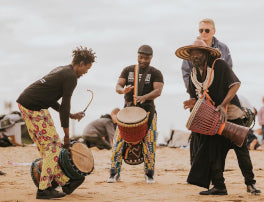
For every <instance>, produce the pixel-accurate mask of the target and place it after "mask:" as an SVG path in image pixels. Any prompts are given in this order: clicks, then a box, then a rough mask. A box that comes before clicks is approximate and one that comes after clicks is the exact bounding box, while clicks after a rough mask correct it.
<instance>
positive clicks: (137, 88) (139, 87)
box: [133, 65, 150, 106]
mask: <svg viewBox="0 0 264 202" xmlns="http://www.w3.org/2000/svg"><path fill="white" fill-rule="evenodd" d="M149 69H150V68H147V69H146V71H145V72H144V73H143V74H142V75H141V79H140V82H138V81H139V66H138V65H136V66H135V71H134V73H135V75H134V96H140V95H142V92H143V87H144V82H145V79H146V76H147V74H148V72H149ZM133 103H134V105H135V106H136V105H137V102H136V100H135V99H133Z"/></svg>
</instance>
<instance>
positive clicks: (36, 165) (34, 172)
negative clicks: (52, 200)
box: [30, 158, 59, 189]
mask: <svg viewBox="0 0 264 202" xmlns="http://www.w3.org/2000/svg"><path fill="white" fill-rule="evenodd" d="M41 171H42V158H38V159H35V160H34V161H33V162H32V164H31V167H30V173H31V178H32V181H33V182H34V184H35V185H36V187H37V188H38V187H39V181H40V175H41ZM51 185H52V188H54V189H55V188H56V187H58V186H59V185H58V183H57V182H56V181H52V182H51Z"/></svg>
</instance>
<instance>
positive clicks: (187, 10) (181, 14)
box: [0, 0, 264, 131]
mask: <svg viewBox="0 0 264 202" xmlns="http://www.w3.org/2000/svg"><path fill="white" fill-rule="evenodd" d="M263 10H264V1H262V0H251V1H248V0H221V1H219V0H97V1H89V0H45V1H38V0H23V1H21V0H1V1H0V26H1V29H0V30H1V31H0V32H1V35H0V36H1V37H0V44H1V45H0V54H1V60H0V68H1V75H0V85H1V86H0V93H1V97H0V104H1V103H4V101H11V102H12V103H13V104H14V105H13V106H14V109H17V107H16V106H15V100H16V98H17V97H18V95H19V94H20V93H21V92H22V90H23V89H24V88H25V87H27V86H28V85H29V84H31V83H32V82H34V81H35V80H37V79H39V78H40V77H42V76H43V75H45V74H46V73H47V72H49V71H50V70H51V69H53V68H55V67H56V66H59V65H65V64H69V63H70V62H71V51H72V50H73V49H74V48H75V47H76V46H79V45H83V46H87V47H88V48H93V49H94V51H95V52H96V53H97V54H96V55H97V62H96V63H95V64H94V65H93V67H92V69H91V70H90V72H89V73H88V74H87V75H85V76H84V77H83V78H81V79H80V80H79V83H78V86H77V88H76V91H75V93H74V96H73V106H72V109H73V110H75V111H78V110H79V109H80V108H83V107H82V106H84V105H85V103H87V101H86V100H87V99H88V100H89V96H88V95H87V93H86V91H85V89H87V88H89V89H92V90H94V91H95V99H94V101H93V104H92V105H91V108H90V109H89V110H90V111H89V110H87V112H89V113H90V115H88V116H87V117H86V120H85V121H83V122H82V123H78V124H79V125H78V124H77V126H76V127H77V131H82V129H83V127H84V125H86V123H87V122H89V121H90V120H92V119H94V118H97V116H99V115H100V114H103V113H107V112H108V111H109V110H110V109H112V108H113V107H115V106H119V107H122V105H123V97H122V96H119V95H117V94H116V93H115V91H114V87H115V84H116V81H117V78H118V76H119V74H120V72H121V70H122V69H123V68H124V67H125V66H128V65H131V64H135V63H136V62H137V49H138V47H139V46H140V45H142V44H149V45H151V46H152V47H153V50H154V57H153V60H152V65H153V66H155V67H157V68H159V69H160V70H161V71H162V73H163V75H164V79H165V86H164V91H163V95H162V96H161V97H160V98H158V100H157V109H158V113H159V114H160V118H159V125H160V128H161V130H162V131H166V130H167V131H168V130H169V128H170V127H176V128H179V129H185V126H184V125H185V122H186V118H187V117H188V113H187V112H185V111H184V110H183V109H182V101H183V100H184V99H185V98H186V97H188V96H187V95H186V93H185V89H184V85H183V81H182V77H181V70H180V65H181V60H180V59H179V58H177V57H176V56H175V54H174V52H175V50H176V49H177V48H179V47H180V46H184V45H189V44H191V43H192V42H193V41H194V39H195V38H196V36H197V35H198V22H199V21H200V20H201V19H203V18H212V19H213V20H215V23H216V37H217V38H218V39H219V40H220V41H222V42H224V43H226V44H227V45H228V46H229V48H230V50H231V55H232V58H233V63H234V71H235V73H236V74H237V75H238V77H239V78H240V80H241V81H242V86H241V89H240V92H241V93H242V94H243V95H247V96H249V97H250V99H251V102H252V104H254V105H255V106H256V107H257V108H258V107H260V106H261V97H262V96H263V95H264V93H263V89H264V88H263V86H264V85H263V84H264V82H263V75H264V69H263V68H264V57H263V46H264V41H263V30H264V28H263V22H264V15H263ZM260 90H261V91H260ZM84 91H85V92H84ZM85 96H86V97H85ZM83 97H85V99H82V98H83ZM168 102H169V104H168ZM1 105H2V106H3V104H1ZM2 106H0V109H2V111H3V113H4V112H5V111H4V108H3V107H2ZM0 114H1V113H0ZM54 119H55V118H54Z"/></svg>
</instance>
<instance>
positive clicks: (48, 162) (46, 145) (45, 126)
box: [18, 104, 69, 190]
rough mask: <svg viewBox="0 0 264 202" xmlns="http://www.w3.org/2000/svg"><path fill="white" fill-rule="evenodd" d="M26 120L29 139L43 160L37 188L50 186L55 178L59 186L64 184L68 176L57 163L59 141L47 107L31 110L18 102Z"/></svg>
mask: <svg viewBox="0 0 264 202" xmlns="http://www.w3.org/2000/svg"><path fill="white" fill-rule="evenodd" d="M18 107H19V109H20V111H21V113H22V116H23V118H24V120H25V122H26V125H27V129H28V132H29V135H30V137H31V139H32V140H33V141H34V143H35V145H36V146H37V148H38V150H39V153H40V156H41V158H42V160H43V164H42V172H41V177H40V182H39V189H41V190H44V189H47V188H48V187H51V182H52V181H53V180H55V181H56V182H57V183H58V184H59V185H60V186H63V185H65V184H66V183H67V182H68V181H69V178H68V177H67V176H66V175H65V174H64V173H63V171H62V170H61V168H60V166H59V164H58V157H59V154H60V148H61V141H60V138H59V135H58V134H57V132H56V129H55V126H54V123H53V120H52V118H51V116H50V113H49V111H48V110H47V109H42V110H40V111H32V110H29V109H26V108H25V107H23V106H22V105H20V104H18Z"/></svg>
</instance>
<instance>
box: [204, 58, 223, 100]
mask: <svg viewBox="0 0 264 202" xmlns="http://www.w3.org/2000/svg"><path fill="white" fill-rule="evenodd" d="M219 59H220V58H217V59H215V60H214V62H213V65H212V69H211V71H210V76H209V79H208V83H207V86H206V89H205V90H204V92H203V94H202V96H201V97H200V99H202V98H203V97H204V96H205V97H206V99H207V100H209V101H210V102H211V103H212V105H215V103H214V101H213V100H212V99H211V97H210V96H209V95H208V93H207V90H208V88H209V85H210V81H211V78H212V73H213V70H214V65H215V62H216V60H219Z"/></svg>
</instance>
